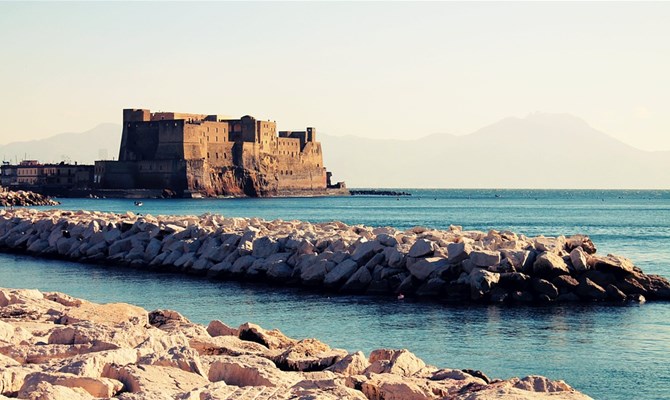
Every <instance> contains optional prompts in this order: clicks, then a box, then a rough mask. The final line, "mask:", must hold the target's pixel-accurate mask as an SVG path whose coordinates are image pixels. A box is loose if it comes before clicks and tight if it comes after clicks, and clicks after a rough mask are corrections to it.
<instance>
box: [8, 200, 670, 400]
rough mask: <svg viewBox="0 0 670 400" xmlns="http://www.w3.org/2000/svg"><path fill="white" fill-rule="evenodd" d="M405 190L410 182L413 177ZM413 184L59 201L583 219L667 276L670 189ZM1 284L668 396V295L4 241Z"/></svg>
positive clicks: (424, 219)
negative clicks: (318, 284)
mask: <svg viewBox="0 0 670 400" xmlns="http://www.w3.org/2000/svg"><path fill="white" fill-rule="evenodd" d="M404 190H407V189H404ZM410 191H411V192H412V193H413V196H411V197H406V198H404V197H403V198H399V199H396V198H386V197H381V198H374V197H334V198H299V199H221V200H208V199H199V200H145V201H144V206H143V207H141V208H138V207H135V206H134V205H133V201H132V200H85V199H63V200H62V201H63V204H62V206H61V207H62V208H67V209H95V210H103V211H116V212H125V211H128V210H131V211H134V212H142V213H150V214H154V215H156V214H202V213H205V212H212V213H220V214H223V215H226V216H260V217H263V218H267V219H274V218H281V219H286V220H288V219H304V220H309V221H315V222H316V221H326V220H333V219H337V220H341V221H344V222H346V223H350V224H361V223H362V224H366V225H373V226H380V225H389V226H395V227H398V228H409V227H412V226H415V225H424V226H429V227H437V228H446V227H448V226H449V225H450V224H457V225H462V226H463V227H464V228H465V229H480V230H487V229H489V228H494V229H498V230H503V229H510V230H513V231H515V232H518V233H524V234H526V235H538V234H545V235H557V234H566V235H570V234H575V233H585V234H588V235H590V236H591V237H592V238H593V240H594V242H595V243H596V245H597V246H598V248H599V252H604V253H607V252H611V253H617V254H622V255H626V256H628V257H630V258H631V259H633V261H635V263H636V264H637V265H638V266H640V267H641V268H643V270H645V272H648V273H658V274H662V275H665V276H670V191H550V190H547V191H530V190H454V191H445V190H410ZM0 286H4V287H34V288H39V289H42V290H59V291H64V292H67V293H70V294H72V295H74V296H78V297H85V298H87V299H91V300H93V301H101V302H111V301H125V302H130V303H134V304H138V305H140V306H143V307H145V308H148V309H155V308H172V309H175V310H178V311H180V312H182V313H183V314H185V315H186V316H187V317H189V318H191V319H192V320H194V321H196V322H201V323H207V322H208V321H209V320H211V319H221V320H223V321H224V322H226V323H228V324H230V325H239V324H241V323H243V322H245V321H253V322H256V323H259V324H260V325H262V326H264V327H266V328H275V327H276V328H279V329H280V330H282V331H283V332H285V333H287V334H288V335H290V336H293V337H317V338H319V339H320V340H323V341H325V342H327V343H329V344H330V345H332V346H336V347H342V348H346V349H348V350H351V351H354V350H364V351H366V352H368V351H370V350H372V349H375V348H380V347H394V348H408V349H410V350H411V351H413V352H415V353H416V354H417V355H419V356H420V357H421V358H423V359H424V360H425V361H426V362H428V363H430V364H433V365H437V366H441V367H452V368H473V369H480V370H482V371H484V372H485V373H487V374H489V376H492V377H501V378H506V377H510V376H523V375H527V374H540V375H546V376H548V377H550V378H552V379H564V380H566V381H567V382H568V383H570V384H571V385H572V386H574V387H576V388H577V389H579V390H581V391H583V392H585V393H587V394H589V395H591V396H593V397H594V398H598V399H633V398H635V399H663V398H670V368H669V367H668V362H669V361H670V356H669V355H670V304H669V303H651V304H649V303H648V304H644V305H642V306H600V305H576V306H575V305H569V306H554V307H503V306H462V307H458V306H445V305H442V304H433V303H425V302H411V301H396V300H392V299H389V298H374V297H342V296H333V295H330V296H328V295H322V294H318V293H317V294H315V293H310V292H307V291H304V290H300V289H295V288H279V287H268V286H264V285H258V284H251V283H239V282H210V281H207V280H205V279H198V278H191V277H188V276H181V275H173V274H155V273H150V272H144V271H134V270H130V269H122V268H109V267H100V266H86V265H79V264H74V263H68V262H62V261H45V260H39V259H34V258H30V257H25V256H17V255H7V254H1V255H0Z"/></svg>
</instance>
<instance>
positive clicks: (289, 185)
mask: <svg viewBox="0 0 670 400" xmlns="http://www.w3.org/2000/svg"><path fill="white" fill-rule="evenodd" d="M329 178H330V173H327V172H326V169H325V167H324V166H323V154H322V149H321V143H319V142H318V141H317V140H316V129H314V128H307V129H306V130H305V131H299V132H294V131H280V132H278V131H277V125H276V123H275V122H273V121H260V120H256V119H255V118H253V117H251V116H248V115H247V116H244V117H242V118H240V119H229V118H226V117H222V116H219V115H204V114H186V113H176V112H154V113H152V112H150V111H149V110H144V109H125V110H123V132H122V137H121V148H120V151H119V159H118V161H96V163H95V176H94V181H95V185H96V186H97V187H99V188H101V189H124V190H128V189H157V190H164V189H169V190H170V191H171V192H174V193H175V194H176V195H178V196H186V197H188V196H199V195H205V196H218V195H224V196H245V195H246V196H254V197H256V196H275V195H301V194H325V192H326V189H327V188H329V187H331V185H329ZM332 187H337V188H343V187H344V184H343V183H341V184H338V185H334V186H332Z"/></svg>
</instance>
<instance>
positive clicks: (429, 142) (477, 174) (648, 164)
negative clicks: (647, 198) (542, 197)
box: [320, 113, 670, 189]
mask: <svg viewBox="0 0 670 400" xmlns="http://www.w3.org/2000/svg"><path fill="white" fill-rule="evenodd" d="M320 140H321V142H322V143H323V149H324V164H325V165H326V166H327V167H328V169H329V170H331V171H333V179H334V180H345V181H346V182H347V185H348V186H349V187H388V188H392V187H398V188H611V189H623V188H635V189H637V188H640V189H643V188H659V189H669V188H670V152H669V151H664V152H648V151H642V150H639V149H636V148H633V147H631V146H628V145H626V144H624V143H622V142H620V141H618V140H616V139H614V138H612V137H611V136H608V135H606V134H605V133H602V132H600V131H597V130H595V129H593V128H592V127H591V126H589V125H588V124H587V123H586V122H584V121H583V120H582V119H579V118H577V117H574V116H571V115H567V114H544V113H534V114H530V115H529V116H527V117H526V118H506V119H503V120H501V121H499V122H496V123H494V124H492V125H489V126H487V127H484V128H482V129H480V130H478V131H476V132H474V133H472V134H469V135H464V136H453V135H446V134H437V135H431V136H427V137H424V138H421V139H417V140H375V139H367V138H361V137H355V136H343V137H335V136H328V135H324V134H321V135H320Z"/></svg>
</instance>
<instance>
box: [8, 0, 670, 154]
mask: <svg viewBox="0 0 670 400" xmlns="http://www.w3.org/2000/svg"><path fill="white" fill-rule="evenodd" d="M668 21H670V2H657V3H637V2H636V3H620V2H616V3H608V2H594V3H584V2H576V3H575V2H571V3H548V2H531V3H507V2H495V3H486V2H467V3H460V2H446V3H444V2H443V3H435V2H426V3H418V2H411V3H409V2H408V3H400V2H393V3H387V2H370V3H363V2H337V3H327V2H306V3H305V2H290V3H281V2H272V3H261V2H245V3H238V2H234V3H233V2H221V3H218V2H206V3H175V2H169V3H163V2H143V3H122V2H112V3H104V2H103V3H98V2H87V3H70V2H68V3H53V2H49V3H33V2H21V3H11V2H2V3H0V52H1V54H2V58H1V59H0V90H1V91H2V96H0V118H2V121H3V124H2V127H0V144H4V143H8V142H13V141H17V140H31V139H39V138H44V137H48V136H52V135H54V134H57V133H61V132H83V131H86V130H88V129H91V128H93V127H94V126H96V125H98V124H100V123H106V122H114V123H118V124H120V123H121V116H122V111H121V110H122V109H123V108H149V109H151V110H162V111H180V112H193V113H207V114H225V115H230V116H235V117H239V116H242V115H246V114H250V115H253V116H255V117H257V118H260V119H269V120H274V121H277V123H278V127H279V129H282V130H297V129H302V128H304V127H306V126H315V127H317V130H318V131H319V132H323V133H327V134H330V135H336V136H341V135H356V136H365V137H370V138H394V139H414V138H419V137H423V136H427V135H430V134H435V133H450V134H455V135H463V134H468V133H472V132H473V131H475V130H477V129H479V128H482V127H484V126H486V125H489V124H492V123H494V122H496V121H498V120H500V119H503V118H506V117H510V116H516V117H524V116H526V115H528V114H529V113H533V112H538V111H539V112H549V113H569V114H573V115H576V116H579V117H581V118H583V119H584V120H586V121H587V122H588V123H589V124H591V125H592V126H593V127H595V128H596V129H599V130H601V131H603V132H606V133H607V134H609V135H611V136H613V137H615V138H617V139H619V140H621V141H623V142H625V143H628V144H630V145H632V146H634V147H637V148H640V149H644V150H670V76H669V71H670V24H669V23H668Z"/></svg>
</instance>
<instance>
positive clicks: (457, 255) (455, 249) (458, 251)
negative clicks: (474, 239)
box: [447, 242, 472, 264]
mask: <svg viewBox="0 0 670 400" xmlns="http://www.w3.org/2000/svg"><path fill="white" fill-rule="evenodd" d="M471 252H472V246H471V245H470V244H469V243H465V242H458V243H449V244H448V245H447V254H448V257H449V262H450V263H452V264H456V263H459V262H461V261H463V260H465V259H467V258H468V257H470V253H471Z"/></svg>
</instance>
